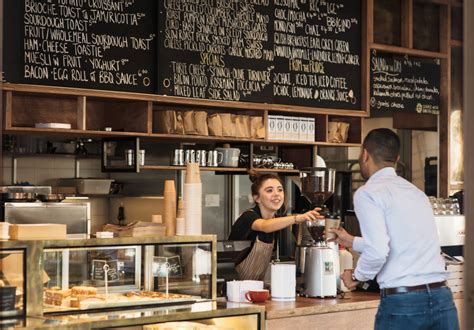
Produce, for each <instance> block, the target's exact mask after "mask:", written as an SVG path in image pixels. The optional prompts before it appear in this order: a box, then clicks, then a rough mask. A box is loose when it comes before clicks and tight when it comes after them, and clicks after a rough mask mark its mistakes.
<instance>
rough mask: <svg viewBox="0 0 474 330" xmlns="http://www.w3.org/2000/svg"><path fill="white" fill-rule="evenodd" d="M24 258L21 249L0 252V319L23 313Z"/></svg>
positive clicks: (24, 288)
mask: <svg viewBox="0 0 474 330" xmlns="http://www.w3.org/2000/svg"><path fill="white" fill-rule="evenodd" d="M24 257H25V251H24V250H23V249H5V250H0V317H10V316H23V315H24V313H25V302H24V296H25V294H24V293H25V291H26V287H25V285H26V283H25V268H24V262H23V260H24Z"/></svg>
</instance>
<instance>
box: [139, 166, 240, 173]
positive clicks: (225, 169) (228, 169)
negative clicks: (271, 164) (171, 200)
mask: <svg viewBox="0 0 474 330" xmlns="http://www.w3.org/2000/svg"><path fill="white" fill-rule="evenodd" d="M199 169H200V170H201V171H215V172H247V171H248V168H242V167H199ZM140 170H158V171H180V170H186V166H166V165H145V166H140Z"/></svg>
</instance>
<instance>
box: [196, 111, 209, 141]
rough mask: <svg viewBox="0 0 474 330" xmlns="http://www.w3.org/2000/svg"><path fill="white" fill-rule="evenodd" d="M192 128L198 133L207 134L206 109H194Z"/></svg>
mask: <svg viewBox="0 0 474 330" xmlns="http://www.w3.org/2000/svg"><path fill="white" fill-rule="evenodd" d="M194 129H195V130H196V132H197V134H198V135H206V136H207V135H209V130H208V128H207V112H206V111H194Z"/></svg>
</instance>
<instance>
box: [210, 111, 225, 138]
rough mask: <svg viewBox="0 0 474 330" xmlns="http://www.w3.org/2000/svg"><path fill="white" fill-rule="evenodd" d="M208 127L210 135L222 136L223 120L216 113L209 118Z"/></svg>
mask: <svg viewBox="0 0 474 330" xmlns="http://www.w3.org/2000/svg"><path fill="white" fill-rule="evenodd" d="M207 127H208V129H209V135H213V136H222V119H221V116H220V115H219V114H218V113H214V114H212V115H210V116H208V117H207Z"/></svg>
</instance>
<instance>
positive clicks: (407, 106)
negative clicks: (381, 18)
mask: <svg viewBox="0 0 474 330" xmlns="http://www.w3.org/2000/svg"><path fill="white" fill-rule="evenodd" d="M440 74H441V73H440V61H439V59H428V58H415V57H410V56H400V55H394V54H388V53H380V52H376V51H375V50H372V51H371V54H370V115H371V117H384V116H392V114H393V113H396V112H404V113H425V114H436V115H437V114H439V105H440V95H439V92H440V91H439V88H440V78H441V76H440Z"/></svg>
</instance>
